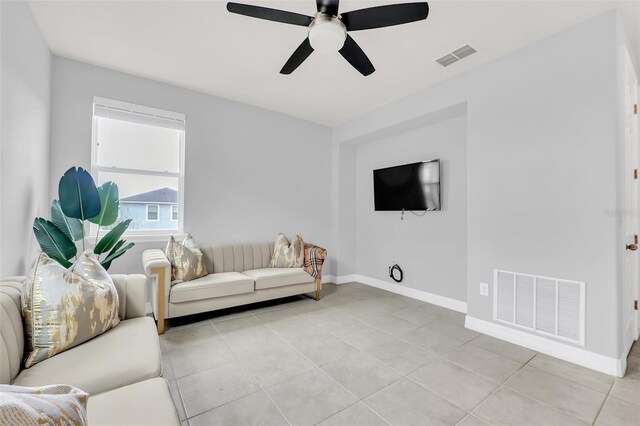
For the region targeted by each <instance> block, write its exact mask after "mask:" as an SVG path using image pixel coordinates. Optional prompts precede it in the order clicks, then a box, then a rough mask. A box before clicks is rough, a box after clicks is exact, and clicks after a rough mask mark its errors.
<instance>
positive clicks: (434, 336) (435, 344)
mask: <svg viewBox="0 0 640 426" xmlns="http://www.w3.org/2000/svg"><path fill="white" fill-rule="evenodd" d="M427 327H428V326H422V327H420V328H418V329H416V330H413V331H411V332H409V333H407V334H405V335H403V336H399V337H398V338H399V339H400V340H403V341H405V342H407V343H410V344H412V345H414V346H417V347H419V348H421V349H424V350H426V351H429V352H433V353H436V354H444V353H446V352H449V351H450V350H452V349H454V348H457V347H458V346H461V345H464V343H465V341H464V340H459V339H455V338H453V337H451V336H448V335H446V334H442V333H438V332H436V331H433V330H431V329H429V328H427Z"/></svg>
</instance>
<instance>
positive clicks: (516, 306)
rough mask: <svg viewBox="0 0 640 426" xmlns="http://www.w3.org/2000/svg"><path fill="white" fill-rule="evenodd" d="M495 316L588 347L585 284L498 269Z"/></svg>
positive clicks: (494, 300) (508, 322)
mask: <svg viewBox="0 0 640 426" xmlns="http://www.w3.org/2000/svg"><path fill="white" fill-rule="evenodd" d="M493 319H494V320H495V321H499V322H503V323H507V324H511V325H514V326H516V327H520V328H524V329H527V330H530V331H535V332H536V333H540V334H544V335H546V336H551V337H554V338H557V339H560V340H564V341H567V342H571V343H577V344H579V345H582V346H584V334H585V283H584V282H580V281H571V280H563V279H558V278H549V277H541V276H537V275H529V274H522V273H519V272H509V271H500V270H497V269H496V270H494V271H493Z"/></svg>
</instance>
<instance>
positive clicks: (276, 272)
mask: <svg viewBox="0 0 640 426" xmlns="http://www.w3.org/2000/svg"><path fill="white" fill-rule="evenodd" d="M243 274H245V275H246V276H248V277H250V278H252V279H253V280H255V282H256V290H260V289H264V288H273V287H283V286H285V285H293V284H304V283H312V282H313V281H314V278H313V277H312V276H311V275H309V274H307V273H306V272H305V271H304V270H303V269H302V268H264V269H252V270H249V271H244V272H243Z"/></svg>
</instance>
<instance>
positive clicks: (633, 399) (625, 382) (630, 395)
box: [611, 377, 640, 406]
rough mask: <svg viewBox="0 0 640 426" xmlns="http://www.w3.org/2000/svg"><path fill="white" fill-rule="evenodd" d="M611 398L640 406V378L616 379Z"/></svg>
mask: <svg viewBox="0 0 640 426" xmlns="http://www.w3.org/2000/svg"><path fill="white" fill-rule="evenodd" d="M611 396H614V397H616V398H618V399H621V400H623V401H626V402H630V403H632V404H635V405H638V406H640V378H632V377H625V378H622V379H616V380H615V383H614V384H613V388H612V389H611Z"/></svg>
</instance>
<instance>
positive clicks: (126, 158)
mask: <svg viewBox="0 0 640 426" xmlns="http://www.w3.org/2000/svg"><path fill="white" fill-rule="evenodd" d="M184 123H185V117H184V114H179V113H175V112H170V111H162V110H159V109H155V108H149V107H145V106H140V105H133V104H128V103H124V102H120V101H114V100H110V99H104V98H98V97H94V98H93V145H92V152H91V170H92V174H93V177H94V179H95V180H96V183H97V184H98V185H102V184H103V183H105V182H108V181H113V182H115V183H116V184H117V185H118V189H119V191H120V193H119V196H120V213H119V218H118V220H125V219H131V224H130V225H129V229H128V230H127V234H133V235H154V234H159V235H166V234H169V233H181V232H182V228H183V222H182V219H181V216H182V215H179V214H178V212H180V211H184V201H183V177H184V138H185V131H184V127H185V124H184ZM96 231H97V227H96V226H93V227H92V229H91V233H92V234H93V235H95V233H96Z"/></svg>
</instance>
